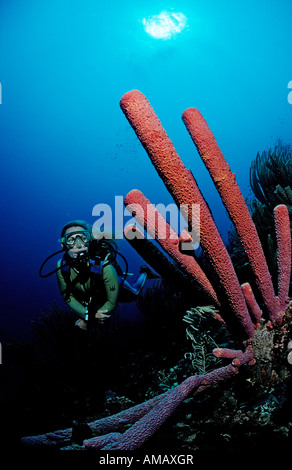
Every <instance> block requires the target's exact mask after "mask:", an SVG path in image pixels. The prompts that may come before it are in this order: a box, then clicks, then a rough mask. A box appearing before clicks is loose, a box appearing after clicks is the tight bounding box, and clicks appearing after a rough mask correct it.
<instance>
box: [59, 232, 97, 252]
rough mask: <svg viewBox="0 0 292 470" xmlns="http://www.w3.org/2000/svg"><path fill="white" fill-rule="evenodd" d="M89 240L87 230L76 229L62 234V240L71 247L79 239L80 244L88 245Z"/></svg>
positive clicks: (89, 234) (89, 236)
mask: <svg viewBox="0 0 292 470" xmlns="http://www.w3.org/2000/svg"><path fill="white" fill-rule="evenodd" d="M90 240H91V233H90V231H89V230H76V232H69V233H66V234H65V235H64V237H63V238H62V242H63V243H64V244H65V245H66V246H67V248H69V249H71V248H74V247H76V244H77V242H78V241H79V243H78V245H80V243H81V244H82V245H88V243H89V241H90Z"/></svg>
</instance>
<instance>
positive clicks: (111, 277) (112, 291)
mask: <svg viewBox="0 0 292 470" xmlns="http://www.w3.org/2000/svg"><path fill="white" fill-rule="evenodd" d="M102 275H103V282H104V286H105V291H106V297H107V300H106V302H105V303H104V304H103V305H102V307H100V308H99V310H107V311H108V312H107V313H108V314H110V313H111V312H112V311H113V310H114V309H115V308H116V306H117V303H118V295H119V279H118V275H117V272H116V270H115V268H114V267H113V266H112V265H111V264H108V265H106V266H105V267H104V268H103V270H102Z"/></svg>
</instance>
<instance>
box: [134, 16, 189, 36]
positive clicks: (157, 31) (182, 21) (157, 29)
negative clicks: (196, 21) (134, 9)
mask: <svg viewBox="0 0 292 470" xmlns="http://www.w3.org/2000/svg"><path fill="white" fill-rule="evenodd" d="M186 24H187V19H186V17H185V15H183V13H179V12H178V13H174V12H168V11H162V12H161V13H159V15H154V16H151V17H149V18H144V19H143V25H144V29H145V31H146V33H148V34H149V35H150V36H152V37H153V38H155V39H170V38H172V37H173V36H175V35H176V34H178V33H180V32H181V31H182V30H183V29H184V28H185V27H186Z"/></svg>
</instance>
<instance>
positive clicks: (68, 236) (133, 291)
mask: <svg viewBox="0 0 292 470" xmlns="http://www.w3.org/2000/svg"><path fill="white" fill-rule="evenodd" d="M99 242H100V241H99V240H95V239H93V237H92V230H91V226H90V225H89V224H87V223H86V222H84V221H80V220H75V221H72V222H69V223H68V224H66V225H65V226H64V227H63V229H62V233H61V246H62V248H63V249H64V250H65V254H64V256H63V258H62V259H61V260H59V261H58V263H57V280H58V286H59V289H60V292H61V294H62V296H63V298H64V300H65V302H66V303H67V304H68V305H69V307H70V308H72V310H73V311H74V312H75V313H76V314H77V315H78V316H79V319H78V320H77V321H76V326H78V327H79V328H81V329H87V320H88V314H89V310H90V311H91V315H92V316H94V318H95V319H96V320H97V321H98V322H99V323H104V321H105V320H106V319H107V318H109V317H110V315H111V313H112V312H113V311H114V310H115V308H116V306H117V304H118V302H119V301H122V302H131V301H133V300H135V299H136V298H137V296H138V295H139V293H140V292H141V290H142V288H143V286H144V284H145V281H146V279H147V278H148V279H153V278H157V277H159V276H156V275H155V274H153V273H152V271H151V270H150V269H149V268H148V267H147V266H142V267H141V268H140V275H139V276H138V278H137V280H136V281H135V283H134V284H133V285H130V284H129V283H128V282H127V281H126V279H125V278H124V277H123V273H122V271H121V269H120V267H119V265H118V264H117V263H116V262H115V261H114V260H113V259H112V256H111V251H110V250H108V251H107V250H106V249H105V250H104V251H103V254H104V255H105V256H104V257H103V256H101V257H100V256H99V257H96V256H94V260H91V259H90V253H89V252H90V250H89V248H90V245H91V247H92V245H94V243H95V244H96V246H98V244H99ZM106 243H108V242H106ZM91 251H92V250H91Z"/></svg>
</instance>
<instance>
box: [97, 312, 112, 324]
mask: <svg viewBox="0 0 292 470" xmlns="http://www.w3.org/2000/svg"><path fill="white" fill-rule="evenodd" d="M107 312H108V310H97V312H96V314H95V318H96V319H97V320H98V321H99V322H100V323H103V322H104V321H105V320H106V319H107V318H109V317H110V315H106V313H107Z"/></svg>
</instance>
